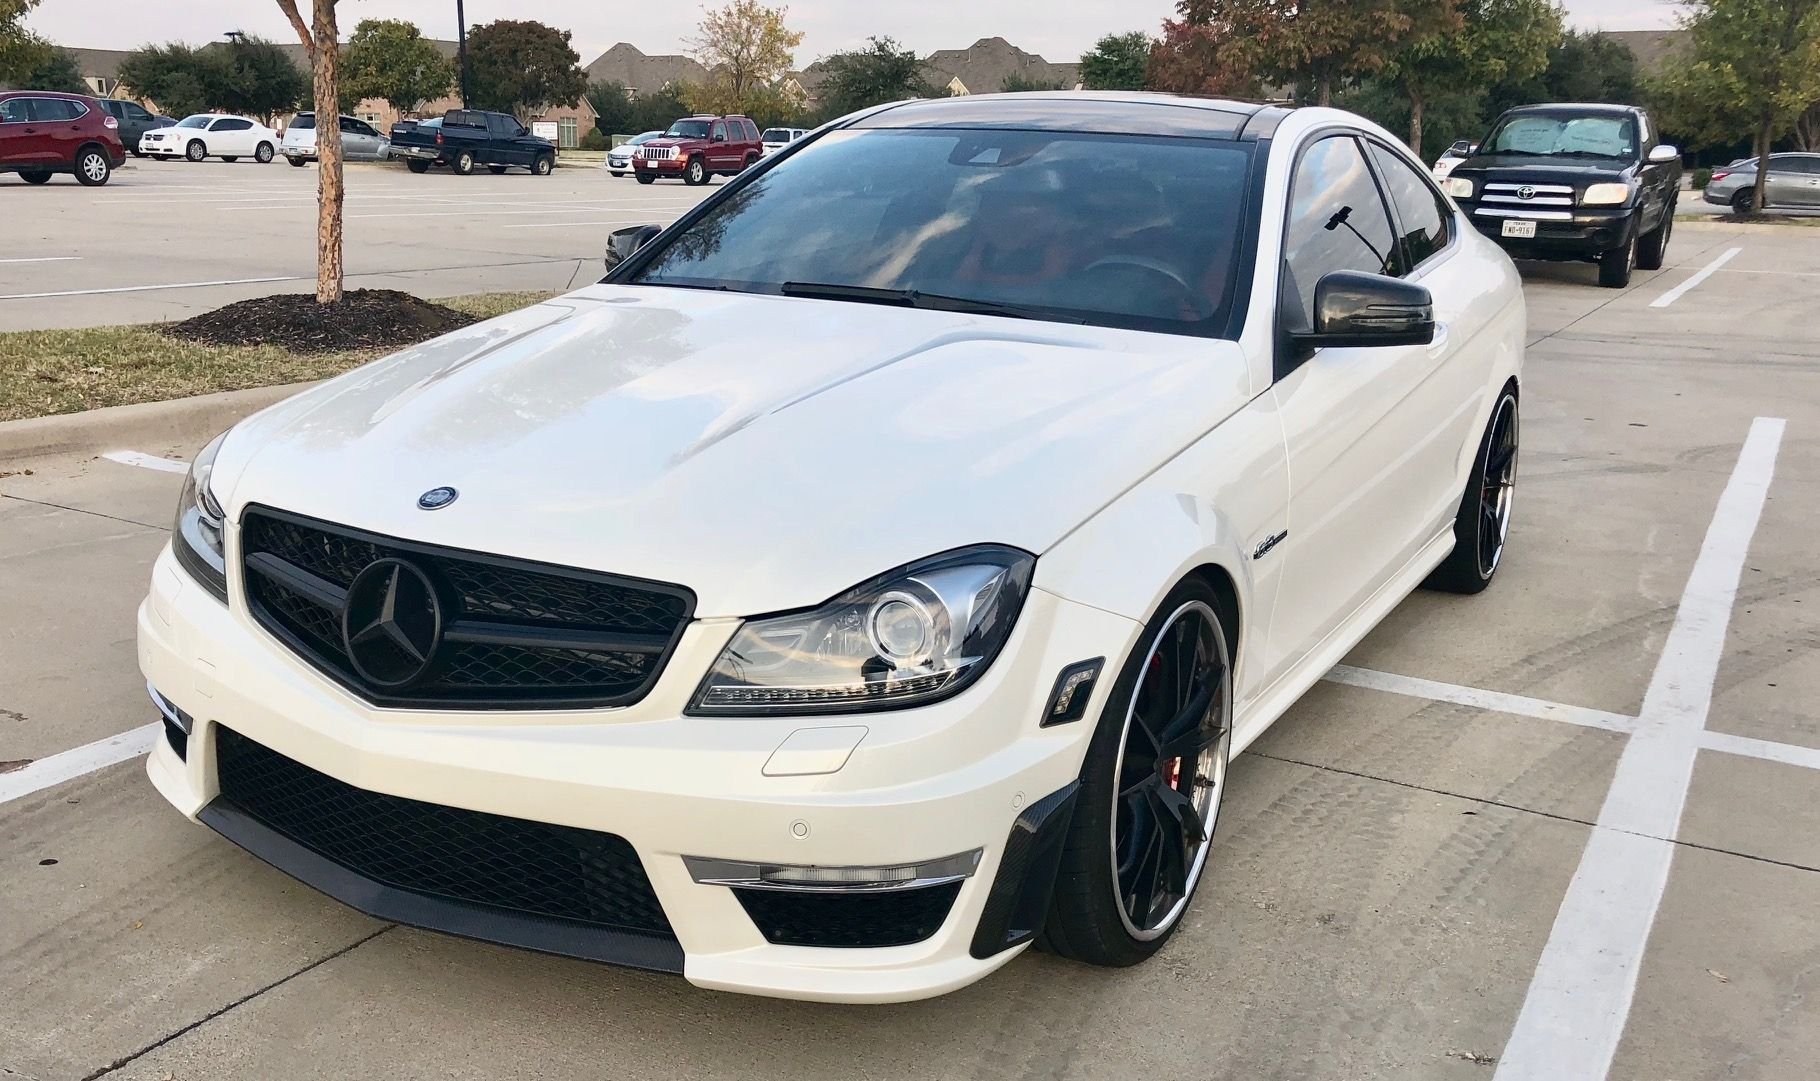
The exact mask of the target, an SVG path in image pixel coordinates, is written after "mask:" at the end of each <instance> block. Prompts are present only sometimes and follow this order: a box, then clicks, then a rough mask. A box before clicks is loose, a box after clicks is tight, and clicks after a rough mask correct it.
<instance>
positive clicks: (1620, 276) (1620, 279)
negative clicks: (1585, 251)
mask: <svg viewBox="0 0 1820 1081" xmlns="http://www.w3.org/2000/svg"><path fill="white" fill-rule="evenodd" d="M1636 265H1637V238H1636V237H1634V236H1633V237H1631V238H1630V239H1629V240H1627V241H1625V243H1624V246H1623V247H1622V248H1613V249H1612V250H1610V251H1608V252H1605V253H1603V254H1601V255H1600V256H1599V284H1600V285H1603V286H1604V287H1605V288H1607V289H1622V288H1624V287H1625V286H1627V285H1629V284H1630V272H1631V269H1632V268H1633V267H1635V266H1636Z"/></svg>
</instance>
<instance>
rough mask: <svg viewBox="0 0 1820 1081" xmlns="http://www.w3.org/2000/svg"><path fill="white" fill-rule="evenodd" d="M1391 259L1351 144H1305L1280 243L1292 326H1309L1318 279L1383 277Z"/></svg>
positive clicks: (1379, 202)
mask: <svg viewBox="0 0 1820 1081" xmlns="http://www.w3.org/2000/svg"><path fill="white" fill-rule="evenodd" d="M1396 258H1397V256H1396V242H1395V240H1394V239H1393V238H1392V236H1391V229H1390V218H1389V216H1388V215H1387V214H1386V212H1385V210H1384V200H1383V198H1382V197H1381V196H1380V195H1379V194H1378V186H1377V184H1376V183H1375V182H1374V181H1373V180H1372V178H1371V171H1370V170H1369V169H1367V168H1366V167H1365V155H1363V154H1362V153H1360V152H1359V144H1358V142H1357V140H1354V139H1352V138H1350V137H1347V136H1331V137H1329V138H1326V139H1322V140H1320V141H1319V142H1317V143H1315V144H1314V145H1313V146H1310V147H1309V148H1308V149H1307V150H1306V151H1305V152H1304V153H1303V154H1302V160H1301V161H1300V162H1299V163H1297V165H1296V171H1295V187H1294V188H1293V189H1292V190H1291V192H1290V196H1289V230H1288V234H1287V235H1286V237H1285V238H1284V242H1283V273H1284V277H1285V283H1284V284H1285V289H1286V298H1287V299H1288V300H1289V301H1290V302H1291V303H1292V304H1293V305H1294V306H1293V307H1292V308H1291V312H1292V313H1293V314H1294V315H1295V316H1296V317H1298V318H1299V319H1300V322H1299V323H1297V324H1296V328H1297V329H1300V330H1308V329H1312V328H1313V326H1314V287H1315V284H1316V283H1317V282H1319V281H1320V280H1321V276H1322V275H1324V274H1330V273H1332V272H1333V271H1336V270H1359V271H1364V272H1365V273H1367V274H1387V273H1391V272H1392V271H1394V270H1395V268H1396Z"/></svg>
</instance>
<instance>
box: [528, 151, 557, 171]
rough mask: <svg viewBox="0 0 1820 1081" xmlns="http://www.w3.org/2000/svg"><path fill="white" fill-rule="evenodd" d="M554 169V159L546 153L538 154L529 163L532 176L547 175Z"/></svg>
mask: <svg viewBox="0 0 1820 1081" xmlns="http://www.w3.org/2000/svg"><path fill="white" fill-rule="evenodd" d="M555 169H556V159H555V158H552V157H551V156H550V155H548V154H539V155H538V156H537V160H536V161H534V162H532V163H531V175H532V176H549V175H550V173H551V172H553V171H554V170H555Z"/></svg>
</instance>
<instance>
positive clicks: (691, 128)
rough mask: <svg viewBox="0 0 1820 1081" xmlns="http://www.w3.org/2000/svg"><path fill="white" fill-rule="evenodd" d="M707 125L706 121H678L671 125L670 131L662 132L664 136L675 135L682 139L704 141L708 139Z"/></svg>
mask: <svg viewBox="0 0 1820 1081" xmlns="http://www.w3.org/2000/svg"><path fill="white" fill-rule="evenodd" d="M708 123H709V122H708V121H706V120H678V121H677V122H676V123H674V124H671V125H670V130H669V131H666V132H664V134H665V135H675V136H678V137H680V138H683V139H706V138H707V137H708Z"/></svg>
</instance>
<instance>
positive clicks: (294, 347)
mask: <svg viewBox="0 0 1820 1081" xmlns="http://www.w3.org/2000/svg"><path fill="white" fill-rule="evenodd" d="M473 322H476V320H475V318H474V317H473V316H471V315H467V314H465V313H462V312H458V311H456V310H455V309H453V308H445V307H443V306H442V305H441V304H432V303H431V302H429V301H427V300H422V299H420V298H418V297H414V296H412V295H411V294H409V293H401V292H399V291H397V290H396V289H354V290H351V291H349V292H347V293H344V294H342V298H341V303H339V304H331V305H322V304H318V303H316V298H315V296H314V295H313V294H310V293H283V294H279V295H278V296H269V297H259V298H257V299H254V300H242V301H238V302H236V303H234V304H229V305H228V306H227V307H225V308H217V309H215V310H214V311H212V312H206V313H204V314H202V315H198V316H196V317H195V318H193V319H185V320H184V321H183V322H181V323H169V324H166V325H165V326H163V327H161V328H160V329H161V330H162V331H163V332H164V333H166V334H168V335H170V336H172V337H174V338H182V339H184V340H186V341H193V342H207V343H209V344H211V345H276V346H281V347H283V348H285V349H288V350H290V351H291V352H293V353H338V352H344V351H347V350H352V349H402V348H403V347H405V346H407V345H415V344H416V343H418V342H421V341H425V340H427V339H430V338H434V337H436V336H437V335H438V334H446V333H448V332H449V331H451V330H456V329H458V328H460V327H465V326H467V325H468V324H470V323H473Z"/></svg>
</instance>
